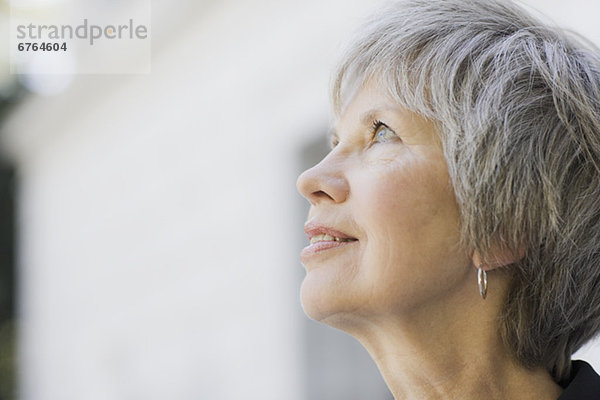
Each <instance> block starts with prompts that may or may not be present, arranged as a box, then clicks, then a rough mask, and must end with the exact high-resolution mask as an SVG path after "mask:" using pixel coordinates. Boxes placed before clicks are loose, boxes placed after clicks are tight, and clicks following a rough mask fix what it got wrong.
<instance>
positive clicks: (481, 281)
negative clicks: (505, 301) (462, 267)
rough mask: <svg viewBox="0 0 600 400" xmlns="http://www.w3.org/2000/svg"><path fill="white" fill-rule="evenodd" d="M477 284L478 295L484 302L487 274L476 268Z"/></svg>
mask: <svg viewBox="0 0 600 400" xmlns="http://www.w3.org/2000/svg"><path fill="white" fill-rule="evenodd" d="M477 284H478V286H479V294H480V295H481V297H482V298H483V299H484V300H485V298H486V296H487V287H488V282H487V272H485V271H484V270H482V269H481V268H477Z"/></svg>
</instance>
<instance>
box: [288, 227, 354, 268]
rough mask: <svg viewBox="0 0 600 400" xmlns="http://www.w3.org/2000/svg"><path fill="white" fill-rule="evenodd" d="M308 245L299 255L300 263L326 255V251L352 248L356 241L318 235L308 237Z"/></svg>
mask: <svg viewBox="0 0 600 400" xmlns="http://www.w3.org/2000/svg"><path fill="white" fill-rule="evenodd" d="M309 241H310V244H309V245H308V246H306V247H305V248H304V249H302V252H301V253H300V260H301V261H302V263H306V262H308V260H309V259H310V258H312V257H315V256H317V255H321V254H326V252H328V250H331V251H333V250H335V249H341V248H344V247H348V246H352V244H353V243H357V242H358V239H354V238H347V237H346V238H341V237H337V236H333V235H329V234H325V233H323V234H319V235H315V236H311V237H310V240H309Z"/></svg>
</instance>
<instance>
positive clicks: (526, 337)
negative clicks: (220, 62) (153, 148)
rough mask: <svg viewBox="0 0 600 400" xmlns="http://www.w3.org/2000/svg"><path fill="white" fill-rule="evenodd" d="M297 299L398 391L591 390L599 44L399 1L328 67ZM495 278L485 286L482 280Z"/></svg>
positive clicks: (597, 388) (442, 6)
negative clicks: (581, 358)
mask: <svg viewBox="0 0 600 400" xmlns="http://www.w3.org/2000/svg"><path fill="white" fill-rule="evenodd" d="M333 99H334V101H333V103H334V109H335V115H336V124H335V129H334V132H333V134H332V145H333V148H332V150H331V152H330V153H329V154H328V155H327V156H326V157H325V158H324V159H323V160H322V161H321V162H320V163H319V164H318V165H316V166H315V167H313V168H311V169H309V170H308V171H306V172H304V173H303V174H302V175H301V176H300V177H299V179H298V189H299V191H300V192H301V193H302V195H303V196H304V197H306V198H307V199H308V201H309V202H310V204H311V209H310V213H309V217H308V221H307V223H306V225H305V230H306V233H307V235H308V237H309V240H310V245H309V246H308V247H306V248H305V249H304V250H303V251H302V254H301V259H302V262H303V264H304V266H305V268H306V271H307V274H306V277H305V279H304V282H303V284H302V289H301V292H302V293H301V295H302V303H303V307H304V310H305V312H306V313H307V315H308V316H310V317H311V318H313V319H315V320H319V321H321V322H324V323H326V324H328V325H330V326H333V327H336V328H339V329H342V330H344V331H346V332H348V333H350V334H351V335H353V336H354V337H356V338H357V339H358V340H359V341H360V342H361V344H362V345H363V346H364V347H365V348H366V349H367V350H368V351H369V353H370V354H371V356H372V357H373V359H374V360H375V362H376V363H377V365H378V367H379V369H380V371H381V373H382V375H383V377H384V379H385V381H386V383H387V384H388V386H389V388H390V390H391V391H392V393H393V394H394V397H395V398H396V399H433V398H436V399H437V398H449V399H450V398H451V399H462V400H468V399H538V400H539V399H558V398H560V399H562V400H564V399H600V378H599V377H598V376H597V375H596V374H595V372H594V371H593V370H592V368H591V367H590V366H589V365H588V364H586V363H584V362H574V363H572V362H571V355H572V354H573V353H574V352H575V351H576V350H577V349H578V348H580V347H581V346H582V345H583V344H584V343H586V342H587V341H589V340H590V339H591V338H592V337H594V336H595V335H596V334H597V333H598V330H599V329H600V56H599V55H598V52H597V51H596V50H593V49H590V48H589V45H583V44H582V43H581V41H579V40H577V39H576V38H573V37H570V36H568V35H567V34H566V33H564V32H561V31H559V30H558V29H556V28H550V27H547V26H545V25H544V24H542V23H540V22H539V21H537V20H535V19H534V18H532V17H531V16H529V15H527V14H526V12H525V11H524V10H522V9H521V8H519V7H517V6H516V5H514V4H512V3H508V2H503V1H499V0H494V1H490V0H476V1H473V0H445V1H431V0H409V1H402V2H394V3H390V4H389V5H388V6H386V7H385V8H384V9H382V10H381V11H380V12H379V13H377V14H376V15H374V16H373V17H372V18H370V19H369V20H368V21H367V22H366V24H365V25H364V26H363V27H362V29H361V30H360V31H359V33H358V34H357V36H356V37H355V38H354V39H353V40H352V42H351V44H350V46H349V48H348V49H347V51H346V52H345V54H344V56H343V59H342V61H341V63H340V65H339V68H338V70H337V72H336V74H335V80H334V85H333ZM488 285H489V288H488Z"/></svg>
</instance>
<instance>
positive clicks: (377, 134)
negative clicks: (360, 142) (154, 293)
mask: <svg viewBox="0 0 600 400" xmlns="http://www.w3.org/2000/svg"><path fill="white" fill-rule="evenodd" d="M398 139H399V138H398V135H396V133H395V132H394V131H393V130H391V129H390V127H389V126H387V125H386V124H384V123H383V122H381V121H379V120H375V121H373V125H372V127H371V141H372V142H373V143H386V142H390V141H393V140H398Z"/></svg>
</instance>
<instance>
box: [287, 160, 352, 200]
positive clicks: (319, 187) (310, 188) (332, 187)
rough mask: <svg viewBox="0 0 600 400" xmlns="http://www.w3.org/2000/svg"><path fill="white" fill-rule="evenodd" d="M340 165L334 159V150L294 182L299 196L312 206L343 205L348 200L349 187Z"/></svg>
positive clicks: (339, 161) (339, 162) (338, 161)
mask: <svg viewBox="0 0 600 400" xmlns="http://www.w3.org/2000/svg"><path fill="white" fill-rule="evenodd" d="M342 163H343V161H341V160H339V159H336V157H335V150H334V151H332V152H330V153H329V154H328V155H327V156H326V157H325V158H324V159H323V160H321V162H319V163H318V164H317V165H315V166H314V167H312V168H310V169H307V170H306V171H304V172H303V173H302V174H300V176H299V177H298V180H297V181H296V187H297V188H298V191H299V192H300V194H301V195H302V196H304V197H305V198H306V199H307V200H308V201H309V202H310V204H311V205H313V206H316V205H317V204H320V203H323V202H333V203H343V202H344V201H345V200H346V199H347V198H348V194H349V193H350V186H349V184H348V181H347V180H346V177H345V175H344V172H343V168H342Z"/></svg>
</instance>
